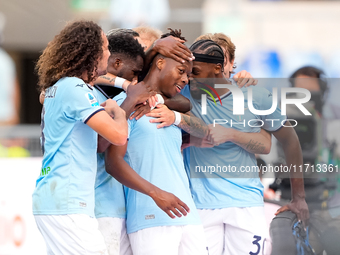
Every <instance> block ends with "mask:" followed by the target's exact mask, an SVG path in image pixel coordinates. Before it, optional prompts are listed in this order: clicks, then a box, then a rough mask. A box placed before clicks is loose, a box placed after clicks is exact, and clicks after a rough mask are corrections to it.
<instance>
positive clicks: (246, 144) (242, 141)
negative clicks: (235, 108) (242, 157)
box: [227, 129, 271, 154]
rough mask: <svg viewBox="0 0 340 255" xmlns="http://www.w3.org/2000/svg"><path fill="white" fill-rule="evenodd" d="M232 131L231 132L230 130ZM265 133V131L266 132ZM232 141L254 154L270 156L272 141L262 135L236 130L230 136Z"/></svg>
mask: <svg viewBox="0 0 340 255" xmlns="http://www.w3.org/2000/svg"><path fill="white" fill-rule="evenodd" d="M230 131H231V130H230ZM264 132H265V131H264ZM227 135H228V134H227ZM229 136H230V141H231V142H232V143H235V144H237V145H238V146H240V147H242V148H243V149H245V150H246V151H248V152H250V153H253V154H268V153H269V152H270V149H271V139H270V134H269V138H268V137H266V136H265V135H263V134H262V133H245V132H241V131H238V130H235V129H232V131H231V132H230V134H229Z"/></svg>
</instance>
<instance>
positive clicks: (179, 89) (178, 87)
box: [176, 84, 182, 93]
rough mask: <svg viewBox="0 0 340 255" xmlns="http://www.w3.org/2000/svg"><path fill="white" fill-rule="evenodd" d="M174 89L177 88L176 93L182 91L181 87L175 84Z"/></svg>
mask: <svg viewBox="0 0 340 255" xmlns="http://www.w3.org/2000/svg"><path fill="white" fill-rule="evenodd" d="M176 88H177V92H178V93H179V92H181V90H182V87H181V86H179V85H177V84H176Z"/></svg>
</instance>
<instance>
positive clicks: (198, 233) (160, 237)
mask: <svg viewBox="0 0 340 255" xmlns="http://www.w3.org/2000/svg"><path fill="white" fill-rule="evenodd" d="M129 238H130V242H131V248H132V251H133V254H134V255H193V254H194V255H208V250H207V245H206V240H205V236H204V231H203V227H202V225H185V226H160V227H152V228H145V229H142V230H139V231H137V232H134V233H131V234H129Z"/></svg>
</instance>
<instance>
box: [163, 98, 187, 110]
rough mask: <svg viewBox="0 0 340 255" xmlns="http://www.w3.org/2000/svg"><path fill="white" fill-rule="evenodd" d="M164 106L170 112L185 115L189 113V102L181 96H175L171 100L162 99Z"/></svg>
mask: <svg viewBox="0 0 340 255" xmlns="http://www.w3.org/2000/svg"><path fill="white" fill-rule="evenodd" d="M163 98H164V104H165V105H166V106H167V107H168V108H169V109H171V110H174V111H178V112H181V113H186V112H188V111H190V100H189V99H187V98H186V97H184V96H183V95H181V94H177V95H176V96H174V97H172V98H166V97H164V96H163Z"/></svg>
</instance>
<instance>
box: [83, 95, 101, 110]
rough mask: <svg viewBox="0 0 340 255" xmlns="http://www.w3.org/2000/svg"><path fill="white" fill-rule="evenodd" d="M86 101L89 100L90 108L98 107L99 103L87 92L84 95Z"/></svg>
mask: <svg viewBox="0 0 340 255" xmlns="http://www.w3.org/2000/svg"><path fill="white" fill-rule="evenodd" d="M85 96H86V98H87V100H89V102H90V104H91V106H92V107H94V106H99V103H98V102H97V99H96V98H95V97H94V96H93V95H92V93H90V92H88V93H86V94H85Z"/></svg>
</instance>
